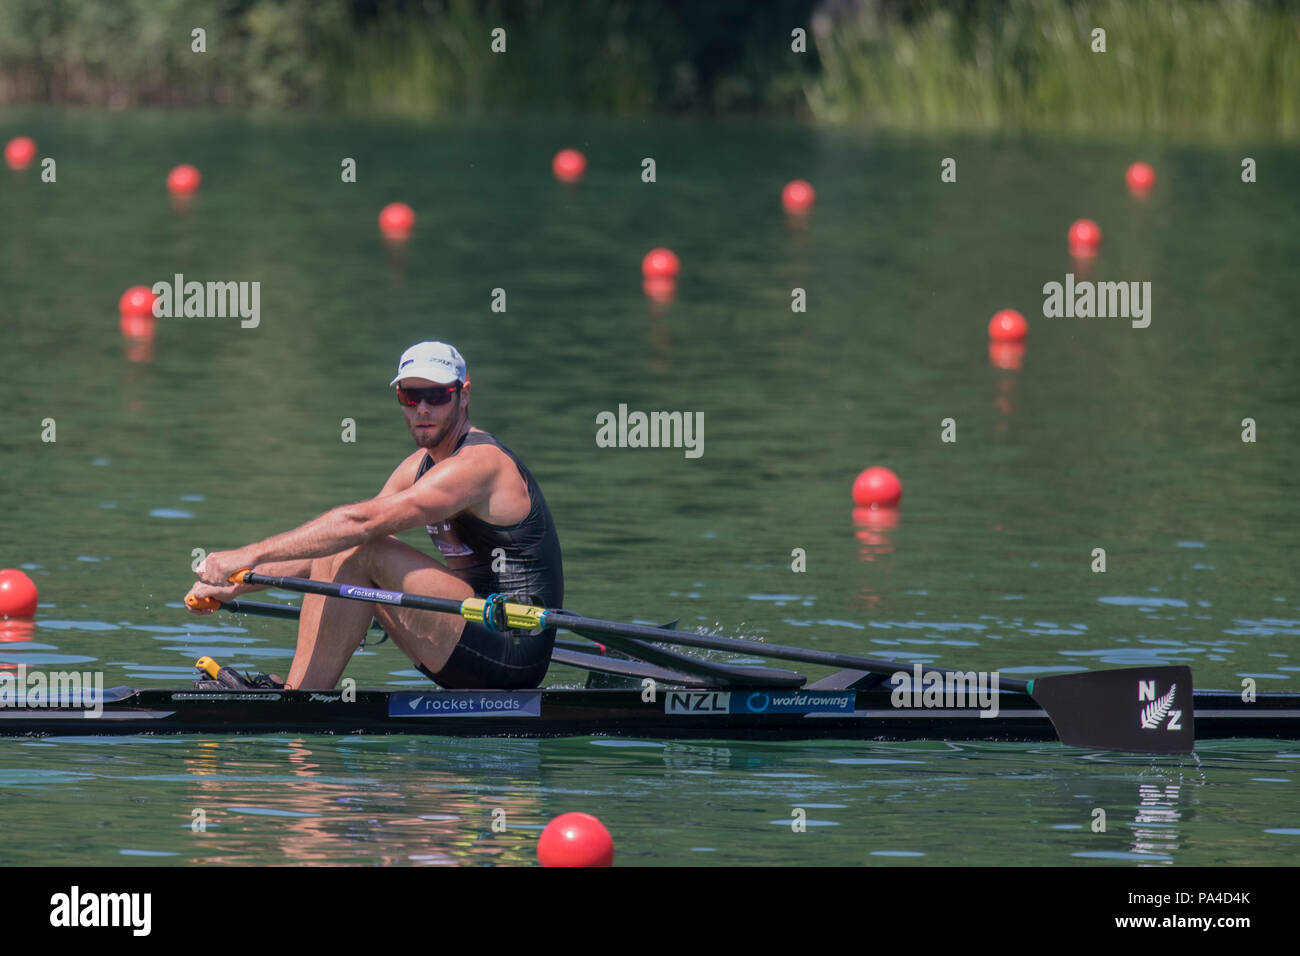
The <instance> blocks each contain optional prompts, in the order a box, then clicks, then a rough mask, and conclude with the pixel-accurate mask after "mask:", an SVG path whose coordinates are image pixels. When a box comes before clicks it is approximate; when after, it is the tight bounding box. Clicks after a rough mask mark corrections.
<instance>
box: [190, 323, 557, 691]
mask: <svg viewBox="0 0 1300 956" xmlns="http://www.w3.org/2000/svg"><path fill="white" fill-rule="evenodd" d="M389 385H390V386H395V388H396V395H397V401H398V403H399V405H400V406H401V409H402V413H403V415H404V417H405V419H406V427H407V429H408V430H409V431H410V433H411V436H412V438H414V440H415V444H416V450H415V452H413V453H412V454H411V455H409V456H408V457H407V458H406V459H405V460H404V461H402V463H401V464H399V465H398V466H397V468H396V469H394V471H393V472H392V474H391V475H389V477H388V480H387V481H386V482H385V483H384V486H383V488H382V490H381V491H380V492H379V494H378V495H376V496H375V497H374V498H371V499H369V500H366V501H361V502H357V503H356V504H349V505H343V506H340V507H338V508H334V509H331V510H330V511H327V512H325V513H324V514H322V515H320V516H318V517H316V518H314V519H312V520H311V521H309V522H307V523H306V524H304V525H302V526H301V527H298V528H295V529H294V530H292V531H287V532H285V533H284V534H279V535H275V536H274V537H270V538H266V539H265V540H262V541H258V542H255V543H253V544H249V545H245V546H244V547H242V548H237V549H235V550H233V551H217V552H213V553H212V554H209V555H208V556H207V558H206V559H205V560H204V561H203V563H202V564H200V565H199V569H198V577H199V581H198V582H197V583H195V585H194V586H193V588H191V589H190V595H191V596H193V597H195V598H215V599H217V600H219V601H228V600H230V599H231V598H233V597H234V596H235V595H238V594H242V593H244V592H245V591H250V590H256V588H255V587H252V586H249V585H242V584H236V585H232V584H229V583H228V582H229V581H230V576H231V575H232V574H234V573H235V572H236V571H239V570H242V569H246V568H252V569H253V570H254V571H256V572H258V573H260V574H265V575H271V576H282V577H309V578H313V579H316V580H325V581H333V582H335V583H340V584H350V585H356V586H361V587H373V588H380V589H384V590H393V591H398V590H400V591H409V592H416V593H420V594H428V595H434V596H437V597H443V598H448V599H452V600H457V601H461V600H464V599H465V598H469V597H475V596H478V597H484V598H487V597H492V596H495V595H509V596H510V597H511V599H512V600H516V601H519V602H521V603H528V604H539V605H542V606H544V607H562V606H563V602H564V571H563V567H562V562H561V557H560V542H559V536H558V535H557V533H556V530H555V523H554V522H553V521H552V519H551V513H550V509H549V508H548V507H547V505H546V499H545V498H544V497H543V496H542V491H541V488H540V487H539V486H538V484H537V481H536V480H535V479H534V478H533V476H532V474H531V473H530V472H529V471H528V469H527V468H526V467H525V466H524V464H523V462H522V461H520V460H519V458H518V457H517V456H516V455H515V454H514V453H513V452H511V451H510V450H509V449H508V448H506V447H505V445H503V444H501V442H499V441H498V440H497V439H496V438H494V437H493V436H492V435H490V434H488V433H487V432H485V431H483V430H481V429H479V428H476V427H474V426H473V425H472V424H471V423H470V420H469V399H470V388H471V383H470V379H469V374H468V369H467V368H466V364H465V360H464V358H463V357H462V356H461V354H460V352H458V351H457V350H456V349H455V348H453V347H452V346H450V345H447V344H445V343H442V342H420V343H418V344H416V345H413V346H411V347H410V348H409V349H407V350H406V351H405V352H404V353H403V354H402V357H401V359H400V361H399V362H398V366H397V376H396V377H395V378H394V379H393V380H392V381H391V382H390V383H389ZM422 525H423V526H424V527H425V528H426V530H427V531H428V533H429V536H430V537H431V538H432V539H433V542H434V545H435V546H436V547H437V549H438V551H439V552H440V553H441V555H442V557H443V560H444V562H445V563H440V562H439V561H437V560H435V559H434V558H432V557H431V556H429V555H428V554H425V553H424V552H423V551H420V550H418V549H416V548H413V547H411V546H410V545H408V544H405V543H404V542H402V541H399V540H398V539H397V538H395V537H393V535H395V534H396V533H398V532H400V531H405V530H407V529H410V528H416V527H420V526H422ZM191 609H192V610H196V612H197V613H204V611H203V610H202V609H201V605H200V607H197V608H196V607H192V608H191ZM372 617H373V618H374V619H375V620H377V621H378V622H379V623H380V625H381V626H382V627H383V628H384V630H385V631H386V632H387V633H388V635H389V636H390V637H391V638H392V640H393V643H394V644H396V645H397V646H398V647H399V648H400V649H401V650H402V652H403V653H405V654H406V656H407V657H408V658H410V660H411V661H412V662H413V663H414V664H415V666H416V667H417V668H418V669H419V670H420V671H421V672H422V673H423V674H424V675H425V676H427V677H429V678H430V679H431V680H433V681H436V682H437V683H438V684H440V685H442V686H443V687H447V688H457V689H459V688H465V689H471V688H473V689H479V688H485V689H486V688H500V689H511V688H526V687H537V686H539V685H540V684H541V682H542V679H543V678H544V677H545V676H546V670H547V667H548V665H549V664H550V660H551V648H552V645H553V643H554V640H555V630H554V628H549V629H547V630H544V631H534V632H522V631H510V630H497V629H493V628H490V627H488V626H486V625H484V624H480V623H475V622H468V621H466V620H465V619H464V618H463V617H461V616H459V615H455V614H441V613H437V612H434V611H427V610H418V609H415V608H408V607H396V606H393V605H389V604H380V603H368V602H363V601H348V600H342V599H339V598H326V597H322V596H319V595H307V596H306V597H304V598H303V602H302V613H301V615H300V616H299V619H298V645H297V649H296V651H295V653H294V658H293V665H292V666H291V667H290V669H289V676H288V678H287V679H286V686H288V687H290V688H297V689H301V690H325V689H330V688H333V687H334V686H335V685H336V684H337V683H338V681H339V678H340V677H342V676H343V670H344V668H345V667H346V666H347V662H348V660H349V659H350V658H351V656H352V654H353V653H354V652H355V651H356V650H357V647H358V646H359V645H360V644H361V641H362V639H363V638H364V637H365V632H366V629H367V628H368V627H369V626H370V623H371V619H372Z"/></svg>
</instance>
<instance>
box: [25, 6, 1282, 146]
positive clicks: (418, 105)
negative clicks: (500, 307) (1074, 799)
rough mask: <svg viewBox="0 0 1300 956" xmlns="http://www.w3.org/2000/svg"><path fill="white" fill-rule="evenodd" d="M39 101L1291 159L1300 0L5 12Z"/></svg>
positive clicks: (28, 94)
mask: <svg viewBox="0 0 1300 956" xmlns="http://www.w3.org/2000/svg"><path fill="white" fill-rule="evenodd" d="M196 27H202V28H203V29H204V30H206V31H207V52H206V53H194V52H191V49H190V44H191V31H192V30H194V29H195V28H196ZM796 27H802V28H805V29H807V30H809V32H810V34H811V35H810V36H809V37H808V44H809V49H808V52H807V53H806V54H802V55H801V54H798V53H794V52H792V51H791V31H792V30H793V29H794V28H796ZM1097 27H1101V28H1103V29H1105V31H1106V51H1105V52H1104V53H1101V52H1094V51H1093V49H1092V43H1093V41H1092V36H1091V34H1092V30H1093V29H1094V28H1097ZM496 28H501V29H503V30H504V31H505V43H506V52H505V53H504V54H502V53H499V52H494V51H493V50H492V48H491V43H492V33H493V30H494V29H496ZM23 102H54V103H90V104H96V105H107V106H112V107H117V108H121V107H128V106H136V105H154V104H158V105H218V106H223V105H229V106H239V107H247V106H263V107H273V108H285V107H302V106H308V107H322V108H342V109H347V110H356V111H366V112H395V113H404V114H412V115H424V116H434V115H440V114H448V113H480V112H483V111H510V110H542V111H552V112H596V113H608V114H619V115H644V114H646V113H653V112H659V113H664V112H693V113H705V114H718V113H734V112H746V111H748V112H764V113H769V114H771V113H775V114H788V115H797V114H806V113H811V114H812V115H813V116H815V117H817V118H819V119H822V120H825V121H828V122H840V123H862V124H867V125H874V126H884V127H892V128H898V129H962V128H968V129H1053V130H1070V131H1082V132H1090V131H1118V132H1149V133H1176V134H1187V135H1197V136H1222V135H1236V134H1242V133H1251V134H1257V135H1264V136H1271V137H1277V138H1294V137H1295V136H1297V135H1298V134H1300V0H1181V2H1171V0H1096V2H1082V0H984V2H981V0H956V2H948V3H939V2H923V3H920V4H909V3H904V2H902V0H770V2H768V0H765V2H763V3H753V2H752V0H710V2H708V3H699V2H695V0H608V2H600V3H591V2H582V0H5V2H4V3H3V4H0V104H13V103H23Z"/></svg>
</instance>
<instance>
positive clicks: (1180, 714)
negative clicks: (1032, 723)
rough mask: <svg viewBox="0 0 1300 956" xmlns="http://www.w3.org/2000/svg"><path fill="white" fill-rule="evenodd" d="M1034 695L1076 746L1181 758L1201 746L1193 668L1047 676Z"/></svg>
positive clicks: (1033, 687) (1035, 685) (1059, 730)
mask: <svg viewBox="0 0 1300 956" xmlns="http://www.w3.org/2000/svg"><path fill="white" fill-rule="evenodd" d="M1030 693H1032V695H1033V697H1034V700H1036V701H1038V703H1039V704H1041V705H1042V707H1043V709H1044V710H1045V711H1047V716H1048V717H1050V718H1051V720H1052V726H1054V727H1055V728H1056V734H1057V736H1058V737H1060V738H1061V742H1062V743H1064V744H1069V745H1070V746H1072V747H1088V748H1092V749H1096V750H1123V751H1128V752H1132V753H1155V754H1177V753H1191V752H1192V750H1193V749H1194V748H1195V746H1196V730H1195V722H1194V718H1193V713H1192V669H1191V668H1190V667H1131V668H1125V669H1123V670H1113V671H1094V672H1091V673H1084V674H1062V675H1059V676H1056V677H1043V678H1040V679H1038V680H1035V681H1034V682H1033V683H1032V685H1031V691H1030Z"/></svg>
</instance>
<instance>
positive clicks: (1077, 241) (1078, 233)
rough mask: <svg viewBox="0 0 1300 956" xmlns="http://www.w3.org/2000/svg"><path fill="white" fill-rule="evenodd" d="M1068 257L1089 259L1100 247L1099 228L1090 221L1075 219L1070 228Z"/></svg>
mask: <svg viewBox="0 0 1300 956" xmlns="http://www.w3.org/2000/svg"><path fill="white" fill-rule="evenodd" d="M1069 240H1070V255H1072V256H1074V257H1075V258H1076V259H1090V258H1092V257H1093V256H1095V255H1096V254H1097V247H1098V246H1100V245H1101V227H1100V226H1098V225H1097V224H1096V223H1095V222H1093V221H1092V220H1091V219H1077V220H1075V222H1074V223H1073V224H1072V225H1071V226H1070V232H1069Z"/></svg>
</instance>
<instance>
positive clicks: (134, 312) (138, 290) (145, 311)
mask: <svg viewBox="0 0 1300 956" xmlns="http://www.w3.org/2000/svg"><path fill="white" fill-rule="evenodd" d="M157 298H158V297H157V296H156V295H154V294H153V289H151V288H149V287H148V286H147V285H133V286H131V288H129V289H127V290H126V291H125V292H123V293H122V298H120V299H118V300H117V311H118V312H120V313H121V314H122V318H124V319H127V318H131V319H140V318H145V317H146V316H147V317H148V318H151V319H152V318H153V317H154V314H153V304H154V300H156V299H157Z"/></svg>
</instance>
